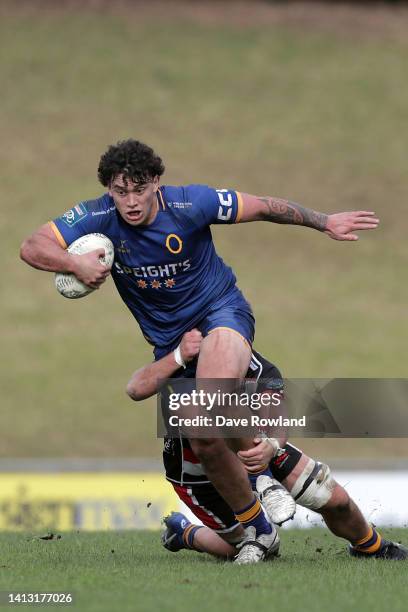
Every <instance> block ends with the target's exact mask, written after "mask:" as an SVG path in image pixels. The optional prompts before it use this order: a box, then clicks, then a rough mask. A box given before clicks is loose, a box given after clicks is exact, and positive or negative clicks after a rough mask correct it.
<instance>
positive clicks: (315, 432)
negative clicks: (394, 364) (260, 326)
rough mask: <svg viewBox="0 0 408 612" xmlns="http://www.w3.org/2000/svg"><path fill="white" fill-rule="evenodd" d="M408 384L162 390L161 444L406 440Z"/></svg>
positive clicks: (301, 383) (169, 386)
mask: <svg viewBox="0 0 408 612" xmlns="http://www.w3.org/2000/svg"><path fill="white" fill-rule="evenodd" d="M407 401H408V379H383V378H369V379H367V378H366V379H364V378H349V379H346V378H330V379H284V380H282V379H279V378H269V379H256V380H253V379H252V380H251V379H250V380H245V381H237V380H225V379H213V380H200V381H196V380H195V379H188V378H180V379H168V380H166V381H162V382H161V384H160V393H159V395H158V418H157V433H158V436H159V437H164V436H169V437H179V436H182V437H186V438H193V437H204V438H205V437H219V438H228V437H229V438H237V437H251V436H256V435H258V433H259V432H261V433H263V434H265V435H266V436H267V437H271V438H272V437H279V436H280V435H282V434H283V435H287V436H297V437H311V438H316V437H327V438H333V437H336V438H401V437H407V438H408V411H407V408H406V407H407Z"/></svg>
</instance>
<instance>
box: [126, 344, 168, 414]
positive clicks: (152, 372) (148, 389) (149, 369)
mask: <svg viewBox="0 0 408 612" xmlns="http://www.w3.org/2000/svg"><path fill="white" fill-rule="evenodd" d="M179 368H180V366H179V364H178V363H176V360H175V359H174V353H169V355H166V356H165V357H163V358H162V359H159V361H154V362H153V363H149V364H148V365H146V366H144V367H143V368H140V370H136V372H135V373H134V374H133V375H132V378H131V379H130V380H129V382H128V385H127V387H126V393H127V394H128V395H129V397H131V398H132V399H133V400H135V401H136V402H138V401H141V400H144V399H147V398H148V397H151V396H152V395H155V394H156V393H157V392H158V387H159V381H163V380H165V379H166V378H169V377H170V376H172V375H173V374H174V372H176V371H177V370H178V369H179Z"/></svg>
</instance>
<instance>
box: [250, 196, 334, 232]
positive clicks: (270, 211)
mask: <svg viewBox="0 0 408 612" xmlns="http://www.w3.org/2000/svg"><path fill="white" fill-rule="evenodd" d="M258 200H259V201H260V202H263V204H264V205H265V211H264V212H263V213H262V218H263V219H264V220H265V221H272V222H273V223H289V224H292V225H305V226H306V227H312V228H314V229H317V230H320V231H324V230H325V229H326V224H327V215H325V214H324V213H320V212H316V211H315V210H311V209H310V208H304V207H303V206H300V204H296V202H290V201H289V200H282V199H281V198H258Z"/></svg>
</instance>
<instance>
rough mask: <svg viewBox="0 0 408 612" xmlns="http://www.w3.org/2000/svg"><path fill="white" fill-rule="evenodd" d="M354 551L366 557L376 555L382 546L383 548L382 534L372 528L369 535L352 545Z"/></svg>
mask: <svg viewBox="0 0 408 612" xmlns="http://www.w3.org/2000/svg"><path fill="white" fill-rule="evenodd" d="M351 545H352V547H353V548H354V550H356V551H358V552H359V553H364V554H366V555H368V556H369V555H375V553H377V552H378V551H379V550H380V548H381V546H382V538H381V536H380V534H379V533H378V532H377V531H376V530H375V529H374V527H370V529H369V531H368V533H367V535H366V536H364V538H361V540H357V541H356V542H352V543H351Z"/></svg>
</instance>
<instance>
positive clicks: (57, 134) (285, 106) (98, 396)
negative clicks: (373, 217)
mask: <svg viewBox="0 0 408 612" xmlns="http://www.w3.org/2000/svg"><path fill="white" fill-rule="evenodd" d="M248 4H250V5H251V6H250V8H249V9H248V6H246V8H245V7H244V5H243V4H242V3H233V2H230V3H215V4H214V3H211V2H190V3H179V2H167V3H166V2H161V3H155V2H152V3H138V2H135V3H118V5H117V6H115V8H113V7H111V8H109V4H108V3H104V2H93V3H90V5H89V7H88V3H86V2H84V3H76V2H61V3H41V2H36V3H30V2H26V3H24V2H23V3H19V4H17V5H15V4H13V3H10V2H1V4H0V17H1V19H0V45H1V52H0V62H1V64H0V66H1V84H2V95H1V126H0V127H1V135H2V137H1V153H0V154H1V165H0V168H1V170H0V171H1V175H2V178H1V183H0V189H1V192H2V194H1V219H0V228H1V250H2V261H3V282H2V283H1V292H2V302H1V303H2V314H1V323H0V325H1V346H2V368H1V388H2V393H1V415H2V416H1V422H0V426H1V431H2V438H1V446H0V456H1V457H24V456H25V457H31V456H32V457H55V456H60V457H71V456H72V457H74V456H82V457H125V456H154V457H158V456H159V452H160V447H161V442H160V441H158V440H157V439H156V428H155V401H153V400H152V401H148V402H143V403H141V404H135V403H132V402H131V401H130V400H129V399H128V398H127V397H126V395H125V391H124V389H125V385H126V382H127V380H128V378H129V376H130V374H131V372H132V371H133V370H134V369H136V368H137V367H139V366H140V365H141V364H143V363H145V362H146V361H148V360H150V359H151V347H149V346H148V345H147V344H146V343H145V341H144V339H143V337H142V335H141V333H140V331H139V329H138V327H137V325H136V323H135V321H134V320H133V318H132V317H131V315H130V313H129V312H128V311H127V309H126V307H125V306H124V305H123V303H122V302H121V301H120V299H119V297H118V296H117V295H116V293H115V290H114V288H113V284H112V282H109V283H107V284H106V285H105V286H104V287H103V289H102V290H101V291H100V292H98V293H96V294H92V295H90V296H89V297H87V298H86V299H84V300H78V301H70V300H64V299H63V298H62V297H61V296H59V295H58V294H57V292H56V290H55V288H54V285H53V275H51V274H45V273H40V272H37V271H34V270H32V269H30V268H29V267H27V266H26V265H25V264H23V263H22V262H21V261H20V260H19V246H20V243H21V241H22V240H23V238H24V237H26V236H27V235H28V234H29V233H31V232H32V231H33V230H34V229H36V228H37V227H38V226H39V225H41V224H42V223H44V222H46V221H47V220H49V219H50V218H53V217H55V216H57V215H59V214H61V213H63V212H64V211H65V210H67V209H68V208H70V207H71V206H72V205H73V204H75V203H77V202H78V201H80V200H83V199H89V198H92V197H94V196H98V195H99V194H100V193H102V191H103V189H102V188H101V187H100V185H99V184H98V183H97V179H96V167H97V164H98V160H99V157H100V155H101V153H102V152H103V151H104V150H105V148H106V146H107V145H108V144H110V143H112V142H116V141H117V140H119V139H121V138H126V137H130V136H131V137H134V138H138V139H140V140H143V141H146V142H147V143H149V144H150V145H152V146H153V147H154V148H155V149H156V150H157V151H158V152H159V154H160V155H161V156H162V157H163V159H164V161H165V163H166V174H165V177H164V182H167V183H169V184H183V183H190V182H201V183H207V184H210V185H213V186H216V187H220V188H222V187H233V188H236V189H238V190H242V191H247V192H249V193H255V194H258V195H279V196H282V197H288V198H290V199H292V200H295V201H298V202H300V203H302V204H304V205H305V206H308V207H312V208H316V209H318V210H322V211H325V212H333V211H339V210H350V209H370V210H374V211H376V213H377V214H378V215H380V217H381V226H380V229H378V230H377V231H376V232H372V233H366V234H362V235H361V239H360V241H359V242H357V243H353V244H348V243H338V242H334V241H331V240H329V239H328V238H327V237H326V236H324V235H321V234H318V233H316V232H314V231H312V230H308V229H303V228H295V227H283V226H279V225H273V224H267V223H263V224H262V223H256V224H249V225H242V226H239V227H223V228H216V229H214V236H215V242H216V246H217V249H218V251H219V253H220V254H221V255H222V256H223V257H224V259H225V260H226V261H227V262H228V263H229V264H230V265H232V266H233V268H234V270H235V272H236V274H237V276H238V281H239V286H240V287H241V289H242V290H243V291H244V293H245V295H246V296H247V298H248V299H249V300H250V302H251V303H252V306H253V308H254V312H255V315H256V319H257V336H256V344H255V346H256V348H257V349H258V350H259V351H262V352H264V353H265V355H266V356H268V357H269V358H270V359H272V360H273V361H274V362H275V363H277V364H278V365H279V366H280V368H281V370H282V371H283V372H284V374H285V376H287V377H289V376H294V377H320V378H321V377H345V376H349V377H359V376H361V377H406V376H407V365H406V346H407V324H406V319H407V317H406V305H407V297H408V286H407V285H408V284H407V282H406V269H407V264H408V251H407V248H406V218H407V217H406V205H407V204H406V202H407V185H406V176H407V174H406V126H407V119H408V117H407V108H408V82H407V78H406V76H407V67H408V62H407V59H408V39H406V38H405V37H404V34H403V33H404V32H405V33H406V31H407V26H408V12H407V10H406V9H399V10H398V12H395V11H394V10H393V9H387V8H385V7H382V8H381V9H375V10H374V9H370V8H365V9H364V8H353V7H352V6H351V7H343V8H341V7H340V8H333V7H332V12H330V10H331V9H330V7H329V8H327V7H326V8H325V7H322V6H319V5H316V4H314V5H313V6H311V7H309V8H307V7H306V8H305V5H302V4H298V5H297V6H298V8H297V9H296V7H295V8H294V7H293V6H285V5H281V4H278V5H276V6H275V5H274V4H273V3H264V2H251V3H247V5H248ZM299 7H300V8H299ZM302 7H303V8H302ZM295 9H296V10H295ZM296 11H297V12H296ZM373 11H374V12H373ZM378 11H380V12H378ZM404 126H405V127H404ZM298 444H300V442H299V441H298ZM301 444H302V446H303V447H304V448H306V449H307V450H309V451H310V452H312V453H314V454H320V456H322V455H326V456H330V457H336V456H345V455H346V456H350V455H352V456H366V457H371V456H372V457H378V456H380V457H381V456H384V455H388V456H389V455H391V456H394V455H395V456H403V455H405V454H408V450H407V448H406V447H407V444H406V441H405V440H399V441H392V440H371V441H364V442H363V441H348V440H340V441H321V440H320V441H317V440H305V441H302V442H301Z"/></svg>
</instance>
